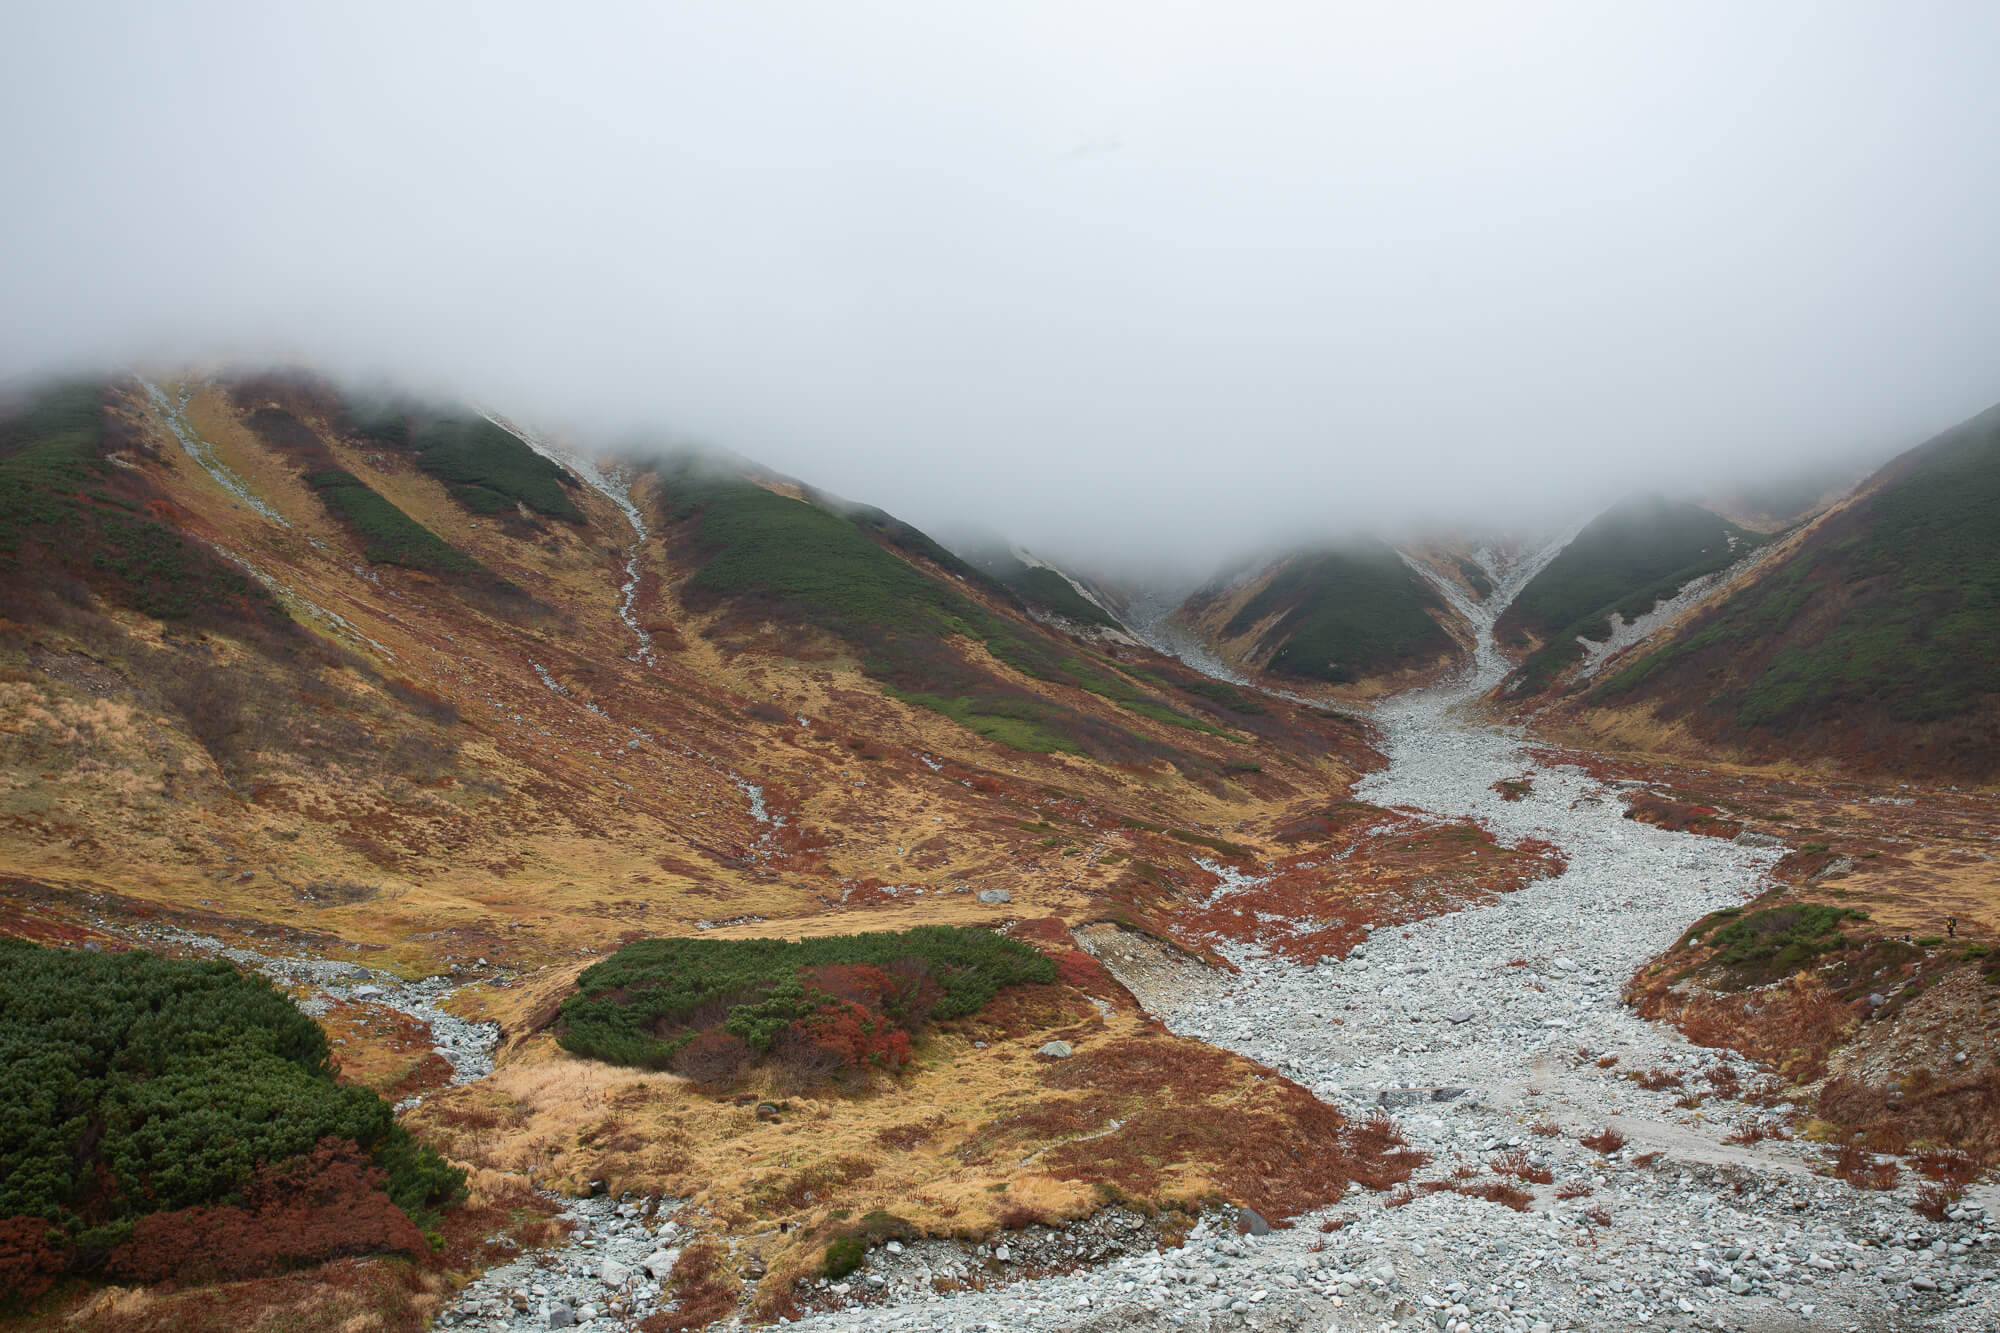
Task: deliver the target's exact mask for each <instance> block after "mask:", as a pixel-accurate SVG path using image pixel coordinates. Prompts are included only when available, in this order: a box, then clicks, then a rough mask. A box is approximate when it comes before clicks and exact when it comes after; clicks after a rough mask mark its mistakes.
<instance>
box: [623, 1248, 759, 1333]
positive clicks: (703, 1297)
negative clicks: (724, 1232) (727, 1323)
mask: <svg viewBox="0 0 2000 1333" xmlns="http://www.w3.org/2000/svg"><path fill="white" fill-rule="evenodd" d="M722 1260H723V1251H722V1247H721V1246H720V1245H718V1244H716V1243H715V1242H714V1241H712V1240H703V1241H696V1242H695V1243H694V1244H692V1245H690V1246H688V1247H687V1248H686V1249H684V1250H682V1251H681V1257H680V1258H679V1259H676V1260H675V1261H674V1271H673V1275H672V1277H671V1279H670V1285H671V1286H672V1288H673V1293H674V1308H673V1309H671V1310H662V1311H661V1312H660V1313H658V1314H656V1315H653V1316H651V1317H650V1318H648V1319H646V1320H644V1321H642V1322H641V1323H640V1325H639V1328H640V1330H641V1333H694V1331H695V1330H696V1329H703V1328H707V1327H708V1326H709V1325H710V1324H713V1323H715V1322H716V1321H717V1320H720V1319H725V1318H727V1317H728V1316H729V1315H730V1314H732V1313H734V1312H735V1309H736V1288H735V1286H734V1285H733V1284H731V1283H730V1281H729V1275H728V1274H727V1273H726V1272H725V1271H724V1269H723V1266H722Z"/></svg>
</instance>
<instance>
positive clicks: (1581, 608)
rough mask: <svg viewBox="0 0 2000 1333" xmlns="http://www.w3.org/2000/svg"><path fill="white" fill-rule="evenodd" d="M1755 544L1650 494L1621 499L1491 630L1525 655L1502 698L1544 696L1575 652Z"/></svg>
mask: <svg viewBox="0 0 2000 1333" xmlns="http://www.w3.org/2000/svg"><path fill="white" fill-rule="evenodd" d="M1758 540H1759V539H1758V538H1757V537H1756V536H1755V535H1754V534H1752V533H1750V532H1747V531H1746V530H1744V529H1742V528H1739V527H1737V526H1736V525H1735V524H1734V523H1731V522H1729V521H1728V520H1727V519H1725V518H1721V517H1719V516H1718V515H1715V514H1712V513H1710V512H1708V511H1707V510H1706V509H1701V508H1698V507H1697V506H1694V505H1691V504H1684V503H1680V502H1677V501H1671V500H1664V499H1661V498H1659V497H1657V496H1653V497H1646V498H1643V499H1637V500H1630V501H1626V502H1625V503H1623V504H1619V505H1615V506H1613V507H1612V508H1610V509H1607V510H1606V511H1605V512H1604V513H1602V514H1600V515H1598V516H1597V517H1596V518H1594V519H1592V520H1591V521H1590V522H1589V523H1588V524H1586V525H1585V526H1584V527H1583V529H1582V530H1581V531H1579V532H1578V533H1577V535H1576V536H1575V538H1573V539H1572V540H1571V541H1570V543H1569V544H1568V545H1567V546H1566V547H1564V548H1563V550H1562V552H1561V553H1560V554H1558V555H1557V556H1556V558H1555V559H1554V560H1551V561H1550V562H1549V564H1548V565H1547V566H1546V567H1545V568H1544V569H1543V570H1542V571H1541V572H1540V573H1539V574H1537V575H1536V576H1535V577H1534V578H1533V579H1532V580H1530V581H1529V583H1528V586H1527V587H1525V588H1523V589H1522V590H1521V593H1520V595H1519V596H1518V597H1516V598H1515V599H1514V601H1513V603H1512V604H1511V605H1509V606H1508V607H1507V609H1506V610H1505V611H1504V612H1503V613H1502V614H1501V616H1500V619H1499V620H1498V621H1497V622H1496V623H1495V625H1494V634H1495V636H1496V637H1497V638H1498V640H1499V641H1500V643H1501V644H1502V645H1503V646H1505V647H1508V648H1512V649H1517V650H1519V649H1527V650H1530V651H1529V652H1528V656H1527V657H1526V658H1525V660H1524V661H1523V662H1522V663H1521V666H1520V668H1519V669H1518V670H1517V671H1516V672H1515V673H1514V674H1513V675H1512V676H1511V677H1509V679H1508V681H1507V684H1506V686H1505V690H1506V692H1507V693H1508V694H1509V695H1524V694H1535V693H1539V692H1540V691H1542V690H1544V689H1546V688H1547V687H1548V686H1549V685H1550V684H1551V683H1553V682H1554V680H1555V679H1556V678H1557V677H1558V676H1559V675H1560V674H1562V672H1564V671H1565V670H1566V669H1567V668H1568V667H1569V666H1571V665H1572V664H1573V663H1576V662H1578V661H1581V660H1582V659H1583V657H1584V656H1585V649H1584V647H1583V645H1582V644H1580V643H1579V642H1578V639H1588V640H1592V641H1595V642H1603V641H1605V640H1607V639H1609V638H1610V637H1611V635H1612V633H1613V631H1614V630H1615V629H1617V628H1618V626H1619V625H1620V624H1621V623H1623V622H1628V621H1631V620H1635V619H1637V618H1638V617H1640V616H1643V615H1644V614H1646V613H1647V612H1648V611H1650V610H1652V609H1653V607H1654V606H1656V605H1657V604H1658V603H1660V602H1661V601H1663V600H1666V599H1668V598H1670V597H1672V596H1673V595H1674V594H1675V593H1676V592H1678V591H1679V590H1680V589H1681V588H1683V587H1684V586H1686V585H1687V584H1688V583H1690V582H1692V581H1693V580H1695V579H1698V578H1701V577H1703V576H1705V575H1709V574H1714V573H1716V572H1717V571H1719V570H1722V569H1725V568H1727V567H1728V566H1729V565H1731V564H1733V563H1735V561H1736V560H1738V559H1740V558H1741V557H1742V556H1743V555H1744V554H1746V553H1747V552H1748V551H1749V550H1750V549H1751V548H1752V547H1753V546H1755V545H1756V544H1757V542H1758Z"/></svg>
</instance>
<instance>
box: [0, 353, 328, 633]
mask: <svg viewBox="0 0 2000 1333" xmlns="http://www.w3.org/2000/svg"><path fill="white" fill-rule="evenodd" d="M107 398H108V390H107V387H106V386H105V385H103V384H99V383H91V382H74V383H69V384H62V385H56V386H52V387H50V388H47V389H45V390H43V391H41V392H39V393H37V394H35V395H34V396H33V397H31V398H30V399H28V400H27V401H26V402H24V403H23V404H21V405H20V406H19V407H18V408H17V409H15V410H14V411H12V412H9V413H7V414H5V415H4V417H0V587H4V588H5V589H6V591H7V594H8V595H7V596H6V597H4V598H0V614H6V613H7V611H8V610H9V608H12V609H13V610H14V611H16V612H17V613H23V614H21V618H23V619H27V620H34V619H36V618H37V616H36V615H35V614H33V613H32V611H31V610H30V608H29V603H31V602H35V601H37V600H45V599H48V598H51V597H54V598H59V599H67V600H71V601H75V600H78V599H82V600H88V595H87V594H95V595H97V596H99V597H102V598H104V599H105V600H107V601H110V602H113V603H115V604H117V605H121V606H126V607H130V608H131V609H133V610H135V611H139V612H141V613H143V614H145V615H149V616H154V617H156V618H158V619H161V620H192V621H195V622H197V623H202V624H209V625H222V624H228V625H246V624H250V625H258V626H262V627H263V628H265V629H289V628H290V621H289V619H288V618H287V617H286V616H285V613H284V612H283V610H281V609H280V608H279V606H278V604H277V602H276V601H275V600H274V599H273V598H272V597H271V596H270V594H269V593H267V592H266V591H265V590H264V588H263V587H262V586H261V585H259V584H257V583H256V582H255V581H253V580H251V579H250V578H248V577H246V576H245V575H243V574H242V573H241V572H240V571H238V570H237V569H236V568H235V567H233V566H231V565H230V564H228V563H227V562H225V561H224V560H222V559H221V558H220V557H219V556H217V555H216V554H215V553H214V552H213V551H211V550H210V549H209V548H208V547H206V546H204V545H202V544H200V543H199V542H196V541H193V540H191V539H189V538H187V537H186V536H184V535H182V534H181V533H179V532H177V531H175V530H174V529H173V528H171V527H169V526H168V525H167V524H165V523H162V522H160V521H159V520H158V519H157V518H156V517H155V516H154V514H155V510H154V509H153V508H152V507H151V506H153V505H154V504H156V503H158V502H159V501H160V498H161V497H160V496H159V494H158V493H157V491H155V490H154V489H153V488H152V487H151V486H150V484H149V483H147V482H146V481H145V480H144V479H143V478H142V476H141V474H140V473H139V472H138V471H136V470H135V469H132V468H125V467H116V466H113V465H112V464H111V462H110V461H109V456H110V455H111V454H113V453H115V452H118V451H120V450H122V449H128V448H137V447H138V441H137V437H136V435H135V434H133V433H132V432H131V431H130V429H129V427H127V426H126V425H125V423H122V422H119V421H116V420H115V419H114V418H113V417H112V415H111V414H110V413H109V412H108V411H107V408H106V402H107ZM86 590H87V592H86Z"/></svg>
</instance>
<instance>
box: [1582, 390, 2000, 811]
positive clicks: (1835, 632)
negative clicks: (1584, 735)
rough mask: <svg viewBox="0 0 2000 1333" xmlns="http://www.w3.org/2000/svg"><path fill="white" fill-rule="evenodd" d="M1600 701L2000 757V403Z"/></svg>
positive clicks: (1623, 677)
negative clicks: (1998, 721) (1998, 722)
mask: <svg viewBox="0 0 2000 1333" xmlns="http://www.w3.org/2000/svg"><path fill="white" fill-rule="evenodd" d="M1590 700H1591V702H1593V703H1610V704H1623V703H1632V702H1645V703H1649V704H1652V705H1654V706H1656V707H1657V709H1658V711H1659V712H1660V714H1661V715H1662V716H1665V717H1669V718H1677V719H1684V720H1686V721H1687V722H1689V723H1690V724H1692V725H1693V726H1694V727H1695V728H1696V729H1697V730H1699V731H1702V732H1704V733H1706V734H1708V735H1710V736H1712V737H1714V738H1716V739H1720V740H1725V741H1732V742H1736V743H1741V744H1747V745H1749V746H1751V747H1752V748H1753V749H1760V750H1762V751H1764V752H1769V753H1775V752H1776V751H1777V750H1778V749H1780V748H1782V750H1783V751H1784V752H1786V753H1790V754H1797V755H1826V756H1835V757H1841V758H1844V759H1847V760H1849V761H1851V762H1854V763H1857V764H1862V765H1867V766H1880V767H1889V768H1904V769H1922V768H1934V769H1937V770H1941V771H1948V772H1951V773H1954V774H1959V775H1973V776H1991V775H1993V774H1995V773H2000V734H1996V731H1995V728H1994V723H1993V718H1994V715H1995V713H1996V711H2000V408H1995V409H1993V410H1991V411H1988V412H1986V413H1984V414H1982V415H1980V416H1978V417H1975V418H1974V419H1972V420H1971V421H1968V422H1966V423H1965V424H1964V425H1962V426H1959V427H1957V428H1955V429H1953V430H1951V431H1949V432H1947V433H1946V434H1944V435H1943V436H1940V437H1939V438H1937V439H1935V440H1933V441H1931V442H1930V443H1928V444H1926V445H1924V446H1922V447H1920V448H1918V449H1916V450H1913V451H1912V452H1910V453H1908V454H1905V455H1904V456H1903V457H1901V458H1899V459H1897V460H1896V461H1895V462H1893V463H1891V464H1890V465H1889V466H1888V467H1887V468H1885V469H1883V470H1882V472H1880V473H1878V474H1877V476H1876V478H1875V479H1874V481H1873V482H1872V483H1870V485H1869V486H1868V487H1864V489H1863V493H1862V496H1861V498H1860V499H1858V500H1856V501H1854V502H1853V503H1852V504H1850V505H1848V506H1847V507H1846V508H1845V509H1843V510H1841V511H1839V512H1836V513H1834V514H1832V515H1830V516H1829V517H1828V518H1826V519H1825V520H1823V521H1822V522H1821V523H1820V525H1819V526H1818V527H1816V528H1815V529H1813V530H1812V531H1811V532H1810V533H1808V534H1807V535H1806V536H1805V538H1804V539H1803V540H1802V541H1801V542H1800V544H1799V545H1798V547H1797V548H1796V549H1795V550H1793V551H1792V552H1790V553H1789V554H1787V555H1786V556H1785V557H1784V558H1783V559H1781V560H1779V561H1778V562H1776V563H1775V564H1774V565H1773V567H1772V568H1771V569H1770V570H1769V571H1768V572H1765V573H1763V574H1761V576H1760V577H1758V578H1757V579H1756V581H1755V582H1753V583H1751V584H1750V585H1748V586H1746V587H1743V588H1740V589H1738V590H1736V591H1734V592H1732V593H1731V594H1730V595H1729V596H1728V597H1726V598H1724V599H1722V600H1721V601H1720V602H1719V603H1718V604H1717V605H1715V606H1713V607H1711V608H1709V609H1707V610H1705V611H1703V612H1702V613H1701V614H1700V615H1698V616H1697V617H1695V618H1694V619H1693V620H1692V621H1691V622H1690V623H1689V624H1688V625H1686V626H1685V627H1684V628H1683V629H1682V630H1681V631H1680V632H1679V633H1678V634H1676V635H1675V636H1674V638H1673V639H1672V640H1670V641H1669V642H1667V643H1666V644H1664V645H1662V646H1661V647H1660V648H1658V649H1656V650H1654V651H1653V652H1651V653H1648V654H1646V655H1645V656H1644V657H1641V658H1640V659H1638V660H1637V661H1635V662H1634V663H1632V664H1631V665H1630V666H1628V667H1626V668H1625V669H1624V670H1622V671H1620V672H1619V673H1618V674H1617V675H1615V676H1613V677H1612V678H1611V679H1609V680H1607V681H1605V682H1604V683H1603V684H1602V685H1600V686H1599V687H1598V688H1597V689H1596V690H1595V691H1593V692H1592V694H1591V696H1590Z"/></svg>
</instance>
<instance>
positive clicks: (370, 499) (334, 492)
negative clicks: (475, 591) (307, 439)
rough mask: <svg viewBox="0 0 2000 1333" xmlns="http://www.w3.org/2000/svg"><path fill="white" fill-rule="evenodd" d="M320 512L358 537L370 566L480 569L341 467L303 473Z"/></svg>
mask: <svg viewBox="0 0 2000 1333" xmlns="http://www.w3.org/2000/svg"><path fill="white" fill-rule="evenodd" d="M305 483H306V485H308V486H310V487H312V488H313V490H314V491H316V492H318V494H319V498H320V503H321V504H324V505H325V506H326V511H327V512H328V513H329V514H332V515H333V516H334V517H335V518H337V519H340V520H341V521H342V522H344V523H346V524H347V525H348V526H349V527H351V528H353V529H354V531H355V532H356V533H357V534H359V535H360V537H361V551H362V554H363V555H365V556H367V557H368V562H369V563H370V564H374V565H403V566H405V567H407V568H410V569H428V570H431V571H433V572H436V573H441V574H471V573H475V572H483V571H484V569H485V566H483V565H481V564H480V563H479V562H478V561H477V560H474V559H473V558H472V557H471V556H469V555H467V554H466V553H465V552H463V551H461V550H459V549H458V548H457V547H456V546H453V545H452V544H451V543H450V542H447V541H446V540H444V538H442V537H440V536H438V535H437V534H436V533H434V532H432V531H431V530H430V529H429V528H427V527H425V526H424V525H423V524H421V523H419V522H417V521H416V520H415V519H413V518H411V517H410V516H409V515H408V514H406V513H404V512H403V511H402V510H400V509H398V508H396V506H395V505H393V504H391V503H390V502H389V501H388V500H387V499H385V498H384V497H383V496H382V495H381V494H380V493H379V492H377V491H376V490H375V489H374V488H373V487H371V486H369V485H368V483H367V482H364V481H362V480H361V478H359V477H357V476H355V475H354V474H353V473H352V472H349V471H347V470H346V469H344V468H337V467H335V468H326V469H324V470H323V471H319V472H308V473H306V474H305Z"/></svg>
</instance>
